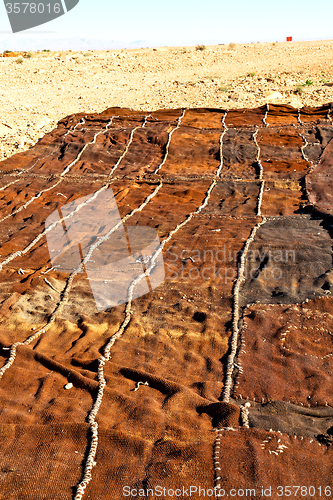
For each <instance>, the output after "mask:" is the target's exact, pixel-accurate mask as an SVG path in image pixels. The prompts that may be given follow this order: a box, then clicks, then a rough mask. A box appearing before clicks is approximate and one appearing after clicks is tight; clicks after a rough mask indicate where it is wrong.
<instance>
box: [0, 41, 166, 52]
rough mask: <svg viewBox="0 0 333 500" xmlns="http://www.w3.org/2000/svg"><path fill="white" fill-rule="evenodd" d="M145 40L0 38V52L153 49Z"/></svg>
mask: <svg viewBox="0 0 333 500" xmlns="http://www.w3.org/2000/svg"><path fill="white" fill-rule="evenodd" d="M156 45H157V44H153V43H150V42H147V41H146V40H137V41H134V42H123V41H120V40H101V39H94V38H91V39H90V38H80V37H73V38H45V39H41V38H7V37H6V38H4V39H1V38H0V52H3V51H4V50H42V49H49V50H109V49H122V48H131V49H135V48H141V47H155V46H156Z"/></svg>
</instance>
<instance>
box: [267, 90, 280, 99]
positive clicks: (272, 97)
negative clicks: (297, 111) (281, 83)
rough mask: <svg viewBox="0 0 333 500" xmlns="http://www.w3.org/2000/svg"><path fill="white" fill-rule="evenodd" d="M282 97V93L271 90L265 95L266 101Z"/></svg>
mask: <svg viewBox="0 0 333 500" xmlns="http://www.w3.org/2000/svg"><path fill="white" fill-rule="evenodd" d="M282 97H283V95H282V94H281V92H273V93H272V94H269V95H268V96H267V97H266V101H267V100H268V101H272V100H274V99H281V98H282Z"/></svg>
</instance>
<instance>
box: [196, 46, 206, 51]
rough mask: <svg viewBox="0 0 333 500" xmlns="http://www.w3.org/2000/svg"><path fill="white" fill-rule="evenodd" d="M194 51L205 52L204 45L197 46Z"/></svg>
mask: <svg viewBox="0 0 333 500" xmlns="http://www.w3.org/2000/svg"><path fill="white" fill-rule="evenodd" d="M195 50H206V45H197V46H196V47H195Z"/></svg>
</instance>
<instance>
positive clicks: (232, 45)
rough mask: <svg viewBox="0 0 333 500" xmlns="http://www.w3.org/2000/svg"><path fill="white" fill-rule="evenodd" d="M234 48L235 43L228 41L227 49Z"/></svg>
mask: <svg viewBox="0 0 333 500" xmlns="http://www.w3.org/2000/svg"><path fill="white" fill-rule="evenodd" d="M235 48H236V44H235V43H233V42H231V43H229V45H228V49H229V50H235Z"/></svg>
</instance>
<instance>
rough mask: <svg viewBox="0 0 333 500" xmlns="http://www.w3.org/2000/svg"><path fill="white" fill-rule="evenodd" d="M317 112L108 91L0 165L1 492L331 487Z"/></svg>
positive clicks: (331, 367)
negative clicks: (182, 104)
mask: <svg viewBox="0 0 333 500" xmlns="http://www.w3.org/2000/svg"><path fill="white" fill-rule="evenodd" d="M331 109H332V105H331V104H328V105H326V106H323V107H321V108H302V109H301V110H296V109H294V108H291V107H288V106H275V105H269V106H267V107H266V106H264V107H262V108H257V109H244V110H231V111H228V112H227V111H225V110H221V109H188V110H182V109H176V110H161V111H154V112H151V113H147V114H143V113H141V112H134V111H131V110H128V109H120V108H111V109H108V110H106V111H105V112H103V113H101V114H98V115H84V114H79V115H74V116H70V117H68V118H65V119H63V120H62V121H61V122H60V123H59V126H58V128H57V129H55V130H54V131H52V132H51V133H49V134H48V135H46V136H45V137H44V138H43V139H42V140H41V141H39V143H38V144H36V146H34V147H33V148H32V149H31V150H29V151H27V152H25V153H22V154H17V155H15V156H13V157H11V158H10V159H8V160H6V161H4V162H2V163H1V164H0V173H1V178H0V207H1V212H0V215H1V218H0V239H1V247H0V255H1V257H0V273H1V289H0V302H1V304H0V345H1V350H0V402H1V404H0V442H1V454H0V499H1V500H70V499H73V498H75V499H76V500H78V499H81V498H87V499H89V498H90V499H94V500H102V499H110V500H111V499H114V500H119V499H122V498H131V499H133V498H138V497H144V496H146V497H150V498H155V497H156V498H157V497H158V498H164V499H167V498H172V497H174V498H176V497H181V498H187V497H188V496H190V497H191V498H192V499H199V498H200V499H201V498H203V497H206V498H215V496H216V495H217V494H218V492H219V491H220V496H223V495H224V496H225V497H227V496H229V497H233V498H244V497H245V496H246V497H250V496H256V497H257V498H266V497H268V496H270V497H271V498H274V499H278V498H281V496H282V497H283V498H284V496H283V495H285V496H289V493H290V491H291V496H292V497H293V498H295V497H296V498H301V497H302V498H305V497H306V498H316V499H319V498H327V497H331V492H330V491H331V490H330V486H331V485H332V473H333V449H332V446H331V445H332V444H333V389H332V387H333V375H332V371H333V339H332V335H333V300H332V298H331V290H332V287H333V269H332V268H333V264H332V228H333V222H332V221H333V219H332V215H333V175H332V169H333V157H332V153H333V141H332V138H333V125H332V120H331V117H330V113H331ZM297 487H299V489H297ZM301 487H302V488H301ZM199 488H201V490H200V489H199ZM214 488H215V490H214ZM281 488H283V489H282V490H281ZM288 488H291V490H289V489H288ZM247 489H248V490H249V491H246V490H247ZM250 490H251V491H250Z"/></svg>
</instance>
